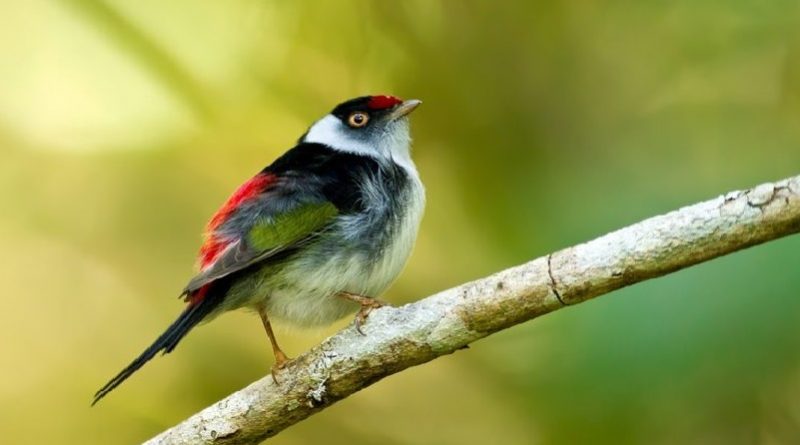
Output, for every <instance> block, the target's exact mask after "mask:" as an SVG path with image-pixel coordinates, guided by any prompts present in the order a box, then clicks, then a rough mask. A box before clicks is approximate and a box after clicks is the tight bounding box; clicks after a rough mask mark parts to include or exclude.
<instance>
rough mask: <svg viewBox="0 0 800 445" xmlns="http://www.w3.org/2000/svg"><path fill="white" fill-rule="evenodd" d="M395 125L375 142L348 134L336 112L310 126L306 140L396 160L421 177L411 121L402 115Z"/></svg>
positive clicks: (359, 153)
mask: <svg viewBox="0 0 800 445" xmlns="http://www.w3.org/2000/svg"><path fill="white" fill-rule="evenodd" d="M392 125H393V126H395V128H393V129H392V130H393V131H390V132H387V133H386V134H384V135H383V137H381V138H379V140H378V141H377V142H376V143H371V142H369V141H365V140H361V139H356V138H353V137H352V136H350V135H349V134H347V132H346V131H345V129H344V124H342V122H341V121H340V120H339V119H338V118H337V117H336V116H333V115H330V114H329V115H327V116H325V117H323V118H322V119H320V120H318V121H317V122H316V123H314V125H312V126H311V128H310V129H309V130H308V133H307V134H306V136H305V137H304V138H303V141H304V142H309V143H317V144H325V145H327V146H329V147H331V148H333V149H335V150H339V151H343V152H347V153H353V154H358V155H364V156H370V157H372V158H375V159H378V160H379V161H389V162H391V161H394V162H396V163H397V164H398V165H399V166H401V167H403V168H404V169H405V170H406V171H408V173H409V174H411V175H412V176H413V177H418V174H417V168H416V167H415V166H414V161H412V160H411V149H410V148H411V137H410V136H409V132H408V121H407V120H406V119H400V120H397V121H395V122H394V123H393V124H392Z"/></svg>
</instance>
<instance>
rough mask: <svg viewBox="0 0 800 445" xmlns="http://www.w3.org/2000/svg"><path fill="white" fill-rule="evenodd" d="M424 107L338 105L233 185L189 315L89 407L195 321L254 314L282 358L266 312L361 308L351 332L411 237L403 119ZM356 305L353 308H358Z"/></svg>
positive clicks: (414, 208) (418, 193)
mask: <svg viewBox="0 0 800 445" xmlns="http://www.w3.org/2000/svg"><path fill="white" fill-rule="evenodd" d="M420 103H421V102H420V101H418V100H406V101H402V100H400V99H398V98H396V97H393V96H364V97H358V98H355V99H352V100H349V101H347V102H344V103H341V104H339V105H338V106H336V108H334V109H333V111H332V112H331V113H330V114H328V115H326V116H325V117H323V118H322V119H320V120H318V121H317V122H316V123H314V124H313V125H312V126H311V127H310V128H309V129H308V131H307V132H306V133H305V134H304V135H303V136H301V137H300V140H299V141H298V143H297V145H295V146H294V147H293V148H292V149H290V150H289V151H287V152H286V153H285V154H284V155H283V156H281V157H279V158H278V159H277V160H275V162H273V163H272V164H271V165H269V166H268V167H266V168H264V169H263V170H262V171H261V172H260V173H258V174H257V175H255V176H254V177H253V178H251V179H250V180H248V181H247V182H245V183H244V184H243V185H242V186H240V187H239V188H238V189H237V190H236V191H235V192H234V193H233V195H231V196H230V198H228V200H227V201H226V202H225V204H224V205H223V206H222V208H220V209H219V210H218V211H217V212H216V213H215V214H214V216H213V217H212V218H211V221H210V222H209V223H208V225H207V227H206V233H205V242H204V243H203V245H202V247H201V248H200V255H199V257H200V258H199V262H200V267H201V268H200V272H199V273H198V274H197V275H196V276H195V277H194V278H192V279H191V280H190V281H189V284H187V285H186V288H184V290H183V293H182V294H181V295H182V296H185V299H186V302H187V305H186V309H185V310H184V311H183V312H182V313H181V315H180V316H178V319H177V320H175V321H174V322H173V323H172V325H170V326H169V327H168V328H167V330H166V332H164V333H163V334H161V336H160V337H158V339H156V341H155V342H154V343H153V344H152V345H151V346H150V347H149V348H147V349H146V350H145V351H144V352H143V353H142V354H141V355H140V356H139V357H137V358H136V359H135V360H134V361H133V362H132V363H131V364H130V365H128V367H126V368H125V369H123V370H122V371H121V372H120V373H119V374H117V376H116V377H114V378H113V379H111V381H109V382H108V383H106V385H105V386H103V387H102V388H100V390H99V391H97V393H96V394H95V396H94V401H93V402H92V404H93V405H94V404H95V403H97V401H98V400H100V399H101V398H103V397H104V396H105V395H106V394H108V393H109V392H110V391H112V390H113V389H114V388H116V387H117V386H119V385H120V384H121V383H122V382H124V381H125V379H127V378H128V377H130V376H131V374H133V373H134V372H136V371H137V370H138V369H139V368H141V367H142V365H144V364H145V363H147V361H149V360H150V359H151V358H153V357H154V356H155V355H156V354H157V353H159V352H161V351H163V353H165V354H166V353H168V352H171V351H172V350H173V349H175V346H176V345H177V344H178V342H180V341H181V339H182V338H183V337H184V336H185V335H186V334H187V333H188V332H189V331H190V330H191V329H192V328H193V327H195V326H196V325H197V324H198V323H200V322H201V321H205V320H210V319H212V318H214V317H215V316H217V315H219V314H221V313H223V312H226V311H230V310H233V309H239V308H252V309H254V310H255V311H257V312H258V313H259V314H260V316H261V320H262V322H263V324H264V328H265V330H266V331H267V335H268V336H269V341H270V343H271V344H272V350H273V353H274V354H275V365H274V366H273V377H274V376H275V372H276V370H279V369H281V368H283V367H284V365H285V364H286V363H287V361H288V358H287V356H286V354H284V353H283V351H282V350H281V348H280V347H279V346H278V343H277V341H276V339H275V335H274V334H273V332H272V327H271V325H270V322H269V318H268V315H269V316H274V317H275V318H280V319H283V320H287V321H289V322H292V323H294V324H296V325H300V326H318V325H324V324H329V323H331V322H333V321H335V320H337V319H339V318H341V317H343V316H345V315H346V314H348V313H350V312H352V311H354V310H355V309H356V308H358V307H359V306H360V309H359V311H358V313H357V315H356V319H355V324H356V328H357V329H358V330H359V332H361V325H362V324H363V323H364V321H365V320H366V317H367V315H368V313H369V311H370V310H372V309H373V308H376V307H380V306H381V305H382V303H381V302H380V301H379V300H377V299H376V298H375V297H377V296H378V295H380V294H381V293H382V292H383V291H384V290H386V288H387V287H389V285H390V284H391V283H392V281H394V279H395V278H396V277H397V275H398V274H399V273H400V271H401V270H402V268H403V266H404V265H405V262H406V259H407V258H408V256H409V254H410V252H411V248H412V246H413V244H414V241H415V239H416V236H417V229H418V227H419V223H420V219H421V217H422V212H423V208H424V205H425V192H424V189H423V186H422V182H421V181H420V179H419V174H418V173H417V169H416V167H415V166H414V162H413V161H412V160H411V154H410V142H411V139H410V136H409V124H408V117H407V116H408V114H409V113H411V112H412V111H413V110H414V109H415V108H416V107H417V106H418V105H419V104H420ZM356 304H357V305H359V306H356Z"/></svg>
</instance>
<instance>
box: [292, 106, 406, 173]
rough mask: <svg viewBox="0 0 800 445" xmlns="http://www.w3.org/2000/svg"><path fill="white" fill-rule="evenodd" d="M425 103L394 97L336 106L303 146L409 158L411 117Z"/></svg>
mask: <svg viewBox="0 0 800 445" xmlns="http://www.w3.org/2000/svg"><path fill="white" fill-rule="evenodd" d="M421 103H422V102H421V101H419V100H416V99H412V100H405V101H404V100H402V99H398V98H397V97H394V96H362V97H357V98H355V99H350V100H348V101H346V102H342V103H341V104H339V105H337V106H336V108H334V109H333V111H331V112H330V113H329V114H327V115H326V116H325V117H323V118H322V119H320V120H318V121H317V122H315V123H314V125H312V126H311V128H309V129H308V132H306V134H305V135H303V137H302V138H301V139H300V142H308V143H318V144H325V145H327V146H329V147H331V148H333V149H335V150H341V151H346V152H350V153H356V154H361V155H367V156H372V157H375V158H378V159H396V160H398V161H401V160H405V159H406V158H409V144H410V141H411V138H410V136H409V129H408V114H409V113H411V112H412V111H414V109H415V108H417V106H419V104H421Z"/></svg>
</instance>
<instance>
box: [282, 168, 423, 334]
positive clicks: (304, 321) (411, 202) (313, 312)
mask: <svg viewBox="0 0 800 445" xmlns="http://www.w3.org/2000/svg"><path fill="white" fill-rule="evenodd" d="M411 166H412V169H411V170H408V168H407V167H405V166H404V167H403V169H404V170H406V172H407V173H408V176H409V177H410V178H409V179H410V181H409V182H408V184H407V187H408V188H407V189H406V193H405V195H406V196H405V197H406V200H405V203H404V205H403V210H402V212H398V213H391V214H390V217H389V220H387V221H385V222H382V223H381V224H391V225H392V226H393V227H394V229H393V230H392V232H391V233H392V236H391V238H390V239H389V240H388V241H379V243H380V244H381V245H380V246H366V249H365V248H364V247H359V248H355V249H350V248H348V247H346V246H348V244H349V243H348V242H344V243H341V240H333V239H331V243H330V244H328V243H323V244H321V245H319V246H317V247H316V248H311V249H309V250H308V251H307V252H306V254H307V255H304V257H305V258H298V259H297V260H296V261H293V262H292V264H291V265H290V266H288V269H286V270H285V271H284V273H285V275H284V277H285V281H284V282H285V283H287V284H289V285H287V286H284V287H283V288H280V289H273V290H272V291H271V292H270V296H269V297H268V299H267V310H268V311H269V312H270V314H274V315H275V316H276V317H278V318H282V319H285V320H288V321H291V322H293V323H295V324H298V325H302V326H315V325H325V324H329V323H332V322H333V321H335V320H338V319H340V318H342V317H343V316H345V315H347V314H348V313H352V312H354V311H355V310H356V309H357V305H356V304H355V303H352V302H349V301H347V300H344V299H342V298H339V297H336V294H338V293H340V292H343V291H346V292H351V293H355V294H358V295H364V296H368V297H375V298H377V297H378V296H380V294H382V293H383V292H384V291H385V290H386V289H387V288H388V287H389V286H390V285H391V284H392V282H394V280H395V279H396V278H397V276H398V275H399V274H400V272H401V271H402V270H403V267H404V266H405V264H406V261H407V260H408V257H409V255H410V254H411V251H412V249H413V247H414V243H415V241H416V238H417V232H418V229H419V224H420V221H421V219H422V214H423V211H424V208H425V190H424V188H423V186H422V182H421V181H420V179H419V175H418V174H417V172H416V169H413V164H411ZM376 184H377V183H376ZM377 188H379V187H376V190H373V191H371V192H369V191H368V193H366V198H365V199H366V200H367V201H369V200H370V199H374V200H376V201H375V202H366V203H365V204H367V206H368V207H369V206H373V208H375V209H379V208H380V206H381V205H384V204H385V203H381V202H379V201H380V200H381V199H385V194H386V192H387V191H386V190H377ZM382 196H383V197H382ZM378 213H379V212H377V211H376V212H375V214H370V213H369V212H367V213H365V214H360V215H351V216H347V217H343V218H342V219H341V220H340V221H339V229H337V233H340V234H347V235H346V236H345V241H346V238H347V237H352V239H351V240H350V241H351V242H352V243H353V244H357V242H358V241H359V240H360V239H359V238H360V237H363V236H364V233H363V229H364V226H365V225H368V224H369V222H370V221H369V218H370V217H376V218H377V217H379V216H378V215H377V214H378ZM397 218H400V221H398V220H397ZM336 243H341V245H338V246H337V245H336ZM384 243H385V244H384ZM374 249H380V251H379V252H377V254H376V252H375V251H374Z"/></svg>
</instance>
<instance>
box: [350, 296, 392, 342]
mask: <svg viewBox="0 0 800 445" xmlns="http://www.w3.org/2000/svg"><path fill="white" fill-rule="evenodd" d="M384 306H387V303H384V302H383V301H381V300H378V299H377V298H369V299H365V300H364V301H362V302H361V309H359V310H358V313H357V314H356V319H355V325H356V331H357V332H358V333H359V334H361V335H363V336H365V337H366V336H367V334H365V333H364V331H363V330H362V329H361V326H363V325H364V323H365V322H366V321H367V317H368V316H369V313H370V312H372V310H373V309H378V308H380V307H384Z"/></svg>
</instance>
